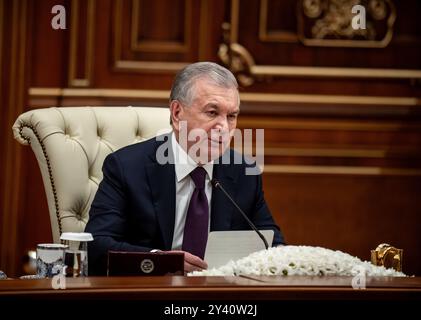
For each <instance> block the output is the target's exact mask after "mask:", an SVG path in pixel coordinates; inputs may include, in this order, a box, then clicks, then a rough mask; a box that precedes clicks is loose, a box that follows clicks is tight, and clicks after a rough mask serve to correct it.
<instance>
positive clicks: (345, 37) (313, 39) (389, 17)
mask: <svg viewBox="0 0 421 320" xmlns="http://www.w3.org/2000/svg"><path fill="white" fill-rule="evenodd" d="M354 5H363V6H364V7H365V8H366V18H367V22H366V29H353V28H352V19H353V17H354V13H352V7H353V6H354ZM297 11H298V13H297V14H298V17H297V21H298V28H297V29H298V38H299V39H300V40H301V42H302V43H303V44H305V45H307V46H325V47H363V48H384V47H386V46H387V45H388V44H389V43H390V41H391V40H392V35H393V25H394V23H395V20H396V9H395V6H394V4H393V2H392V1H391V0H365V1H361V0H318V1H309V0H300V1H299V2H298V10H297ZM382 22H383V24H384V27H385V29H386V32H385V34H384V35H383V36H380V37H379V36H378V34H377V33H378V30H376V28H375V24H379V23H382Z"/></svg>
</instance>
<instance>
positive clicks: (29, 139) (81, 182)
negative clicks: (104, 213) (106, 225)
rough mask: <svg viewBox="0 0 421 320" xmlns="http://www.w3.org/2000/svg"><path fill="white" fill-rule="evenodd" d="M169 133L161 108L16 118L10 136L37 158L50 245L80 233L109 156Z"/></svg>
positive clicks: (57, 111) (77, 110)
mask: <svg viewBox="0 0 421 320" xmlns="http://www.w3.org/2000/svg"><path fill="white" fill-rule="evenodd" d="M169 130H170V124H169V110H168V109H167V108H151V107H66V108H47V109H37V110H32V111H29V112H26V113H24V114H22V115H20V116H19V117H18V119H17V120H16V122H15V124H14V125H13V133H14V137H15V139H16V140H18V141H19V142H20V143H21V144H23V145H30V146H31V148H32V150H33V151H34V153H35V156H36V158H37V161H38V164H39V167H40V169H41V174H42V179H43V182H44V188H45V192H46V195H47V201H48V210H49V214H50V222H51V229H52V234H53V240H54V242H56V243H58V242H60V235H61V233H63V232H80V231H83V230H84V229H85V225H86V223H87V222H88V219H89V210H90V207H91V203H92V200H93V198H94V196H95V193H96V191H97V189H98V184H99V183H100V181H101V180H102V163H103V161H104V159H105V157H106V156H107V155H108V154H109V153H111V152H113V151H115V150H117V149H119V148H121V147H124V146H127V145H129V144H133V143H137V142H140V141H143V140H147V139H149V138H151V137H154V136H156V135H157V134H159V133H162V132H168V131H169Z"/></svg>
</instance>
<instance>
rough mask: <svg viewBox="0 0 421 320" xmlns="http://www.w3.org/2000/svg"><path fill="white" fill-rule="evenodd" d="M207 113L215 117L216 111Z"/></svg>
mask: <svg viewBox="0 0 421 320" xmlns="http://www.w3.org/2000/svg"><path fill="white" fill-rule="evenodd" d="M206 114H207V115H208V116H211V117H215V116H216V111H206Z"/></svg>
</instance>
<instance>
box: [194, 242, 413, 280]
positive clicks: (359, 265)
mask: <svg viewBox="0 0 421 320" xmlns="http://www.w3.org/2000/svg"><path fill="white" fill-rule="evenodd" d="M361 272H364V273H365V275H366V276H392V277H404V276H406V275H405V274H404V273H402V272H397V271H395V270H394V269H386V268H384V267H382V266H375V265H373V264H371V263H370V262H368V261H361V260H360V259H359V258H357V257H353V256H351V255H349V254H347V253H344V252H342V251H339V250H337V251H333V250H330V249H326V248H321V247H311V246H279V247H275V248H269V249H268V250H262V251H257V252H254V253H252V254H250V255H249V256H247V257H245V258H242V259H239V260H238V261H230V262H229V263H227V264H226V265H224V266H221V267H219V268H213V269H209V270H204V271H194V272H191V273H189V274H188V275H189V276H233V275H284V276H287V275H306V276H355V275H358V274H361Z"/></svg>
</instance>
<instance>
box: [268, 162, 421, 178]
mask: <svg viewBox="0 0 421 320" xmlns="http://www.w3.org/2000/svg"><path fill="white" fill-rule="evenodd" d="M263 173H264V174H325V175H327V174H332V175H363V176H410V177H412V176H421V170H420V169H406V168H380V167H351V166H349V167H348V166H300V165H276V164H267V165H265V166H264V168H263Z"/></svg>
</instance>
